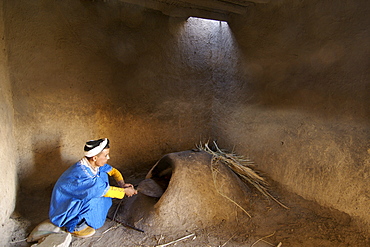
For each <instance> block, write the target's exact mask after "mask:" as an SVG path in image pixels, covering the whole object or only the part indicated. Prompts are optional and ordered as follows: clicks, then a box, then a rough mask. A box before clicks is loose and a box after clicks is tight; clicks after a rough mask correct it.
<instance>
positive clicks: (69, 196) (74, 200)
mask: <svg viewBox="0 0 370 247" xmlns="http://www.w3.org/2000/svg"><path fill="white" fill-rule="evenodd" d="M111 170H112V166H110V165H108V164H105V165H104V166H102V167H99V170H98V172H97V173H96V174H94V173H93V171H92V170H91V169H90V168H89V167H87V166H85V165H83V164H82V163H81V160H80V161H79V162H77V163H76V164H74V165H73V166H71V167H70V168H68V169H67V170H66V171H65V172H64V173H63V174H62V175H61V176H60V178H59V179H58V181H57V182H56V184H55V186H54V189H53V193H52V196H51V202H50V210H49V218H50V221H51V222H52V223H53V224H54V225H57V226H59V227H66V228H67V230H68V231H69V232H73V231H74V229H75V227H76V225H77V224H78V223H80V222H81V221H82V220H83V219H85V221H86V223H87V224H88V225H89V226H91V227H92V228H94V229H98V228H100V227H102V226H103V225H104V222H105V219H106V217H107V214H108V210H109V208H110V207H111V205H112V199H111V198H109V197H103V195H105V194H106V193H107V191H108V189H109V179H108V174H107V172H109V171H111Z"/></svg>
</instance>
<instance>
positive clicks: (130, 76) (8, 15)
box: [4, 0, 227, 196]
mask: <svg viewBox="0 0 370 247" xmlns="http://www.w3.org/2000/svg"><path fill="white" fill-rule="evenodd" d="M4 6H5V8H4V20H5V33H6V36H7V43H6V44H7V50H8V56H9V66H10V78H11V83H12V85H13V95H14V97H13V99H14V110H15V129H16V131H15V133H16V140H17V143H18V150H19V157H20V159H19V164H18V173H19V180H20V186H21V193H25V192H27V191H37V192H38V193H39V192H40V193H44V195H45V196H48V195H49V194H48V193H49V192H50V191H51V188H52V186H53V184H54V183H55V181H56V180H57V178H58V177H59V175H60V174H61V173H62V172H63V171H64V170H65V169H66V168H67V167H68V166H70V165H72V164H73V163H75V162H76V161H78V159H80V158H81V157H82V155H83V152H82V149H83V145H84V143H85V141H87V140H90V139H93V138H102V137H108V138H110V140H111V143H112V145H111V160H110V164H111V165H114V166H116V167H117V168H118V169H120V170H121V171H122V172H123V173H124V175H127V176H128V175H132V174H135V173H139V172H141V173H143V174H144V175H145V174H146V173H147V171H148V170H149V169H150V168H151V167H152V165H154V162H156V161H157V160H158V159H159V158H161V157H162V156H163V155H164V154H167V153H170V152H174V151H182V150H188V149H191V148H193V147H195V145H196V144H198V143H199V142H200V141H201V140H202V141H204V140H208V139H209V138H210V130H211V121H210V119H211V114H212V110H211V109H212V104H213V94H214V92H213V84H212V80H213V79H212V78H213V74H214V73H213V70H214V68H215V67H217V66H216V65H215V64H214V63H216V62H217V61H214V59H213V57H212V54H213V53H214V48H213V44H214V42H213V43H209V42H204V41H203V40H202V35H201V34H200V35H199V36H198V34H197V33H196V32H188V29H191V26H192V25H193V24H192V23H187V22H186V20H184V19H178V18H171V17H168V16H165V15H163V14H161V13H160V12H156V11H150V10H146V9H143V8H140V7H138V6H135V5H129V4H123V3H120V1H74V0H70V1H26V0H11V1H10V0H9V1H5V3H4ZM217 27H219V25H217ZM203 28H206V27H203ZM206 36H207V35H206ZM212 52H213V53H212ZM221 64H222V62H221ZM225 76H227V73H226V74H225Z"/></svg>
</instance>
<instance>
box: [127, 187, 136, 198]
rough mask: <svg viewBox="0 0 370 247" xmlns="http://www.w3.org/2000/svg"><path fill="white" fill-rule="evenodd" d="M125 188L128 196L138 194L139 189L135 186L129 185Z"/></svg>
mask: <svg viewBox="0 0 370 247" xmlns="http://www.w3.org/2000/svg"><path fill="white" fill-rule="evenodd" d="M124 189H125V195H126V196H128V197H131V196H133V195H136V194H137V190H135V188H134V186H132V184H131V186H129V187H126V188H124Z"/></svg>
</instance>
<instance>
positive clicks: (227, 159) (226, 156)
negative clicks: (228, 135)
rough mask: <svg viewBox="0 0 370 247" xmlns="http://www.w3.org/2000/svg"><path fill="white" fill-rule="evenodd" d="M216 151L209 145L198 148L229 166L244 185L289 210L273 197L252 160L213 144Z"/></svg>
mask: <svg viewBox="0 0 370 247" xmlns="http://www.w3.org/2000/svg"><path fill="white" fill-rule="evenodd" d="M213 144H214V146H215V149H216V151H213V150H212V149H211V148H210V147H209V146H208V143H205V144H204V145H202V143H200V145H198V146H197V148H198V149H199V150H203V151H205V152H207V153H209V154H212V155H213V157H214V159H213V160H212V162H214V160H220V161H221V162H222V163H223V164H225V165H226V166H228V167H229V168H230V169H231V170H232V171H233V172H234V173H235V174H236V175H237V176H238V177H239V178H240V179H241V180H242V181H243V182H244V183H246V184H249V185H252V186H253V187H254V188H256V189H257V190H258V191H259V192H260V193H261V194H263V195H264V196H266V197H268V198H271V199H273V200H274V201H275V202H276V203H278V204H279V205H280V206H282V207H283V208H285V209H288V207H287V206H285V205H284V204H282V203H281V202H279V201H278V200H277V199H276V198H275V197H273V196H272V195H271V194H270V193H269V192H268V189H267V186H268V183H267V181H266V180H265V179H264V178H263V177H261V176H260V175H258V174H257V172H255V171H254V170H253V169H252V167H251V166H253V164H254V163H253V162H252V161H251V160H250V159H246V158H244V157H243V156H239V155H236V154H234V153H227V152H225V151H222V150H221V149H220V148H219V147H218V146H217V144H216V142H213Z"/></svg>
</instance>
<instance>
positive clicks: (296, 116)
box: [214, 0, 370, 230]
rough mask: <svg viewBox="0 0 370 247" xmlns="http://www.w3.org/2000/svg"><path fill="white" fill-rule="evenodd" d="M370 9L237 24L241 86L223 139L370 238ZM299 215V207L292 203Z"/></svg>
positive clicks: (276, 10) (317, 7) (322, 5)
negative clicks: (358, 226)
mask: <svg viewBox="0 0 370 247" xmlns="http://www.w3.org/2000/svg"><path fill="white" fill-rule="evenodd" d="M369 16H370V2H369V1H367V0H362V1H351V0H348V1H280V2H279V3H278V4H274V3H273V1H272V2H271V3H270V4H265V5H258V4H257V5H256V6H255V7H253V8H250V10H249V12H248V15H246V16H245V17H236V18H235V19H234V20H233V21H232V22H230V26H231V29H232V31H233V33H234V35H235V40H236V43H237V44H238V47H239V49H240V54H241V56H242V58H240V59H241V62H240V66H239V70H238V71H239V77H240V78H241V80H240V83H238V84H230V85H229V86H230V87H231V88H233V89H229V92H231V93H230V94H228V95H226V96H225V95H223V97H221V96H222V95H221V94H219V95H220V97H219V98H218V102H219V107H217V108H215V109H216V110H218V119H215V120H214V121H215V122H217V123H218V125H217V126H216V127H218V130H217V131H216V132H217V134H219V139H220V140H222V141H223V143H224V144H226V145H229V148H230V149H231V148H233V147H234V146H235V148H234V149H235V150H237V152H239V153H241V154H244V155H249V156H250V157H251V158H252V159H253V160H254V161H255V162H256V163H257V164H258V165H259V168H260V169H262V170H263V171H265V172H266V173H267V174H268V175H270V176H271V177H272V178H273V179H274V180H276V181H279V182H280V183H282V184H283V185H284V186H286V187H287V188H288V189H290V190H291V191H293V192H296V193H297V194H299V195H302V196H303V197H304V198H307V199H310V200H315V201H317V202H319V203H320V204H321V205H325V206H329V207H333V208H335V209H339V210H341V211H343V212H346V213H348V214H349V215H351V216H352V217H353V218H354V219H356V220H357V221H358V222H361V223H365V226H364V228H367V230H369V229H370V215H369V205H370V184H369V179H370V149H369V148H370V143H369V141H370V107H369V106H370V60H369V58H370V29H369V27H370V18H369ZM285 203H286V204H288V205H289V202H285Z"/></svg>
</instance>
